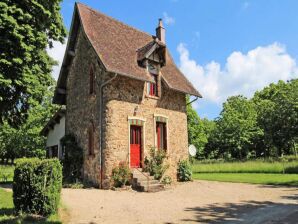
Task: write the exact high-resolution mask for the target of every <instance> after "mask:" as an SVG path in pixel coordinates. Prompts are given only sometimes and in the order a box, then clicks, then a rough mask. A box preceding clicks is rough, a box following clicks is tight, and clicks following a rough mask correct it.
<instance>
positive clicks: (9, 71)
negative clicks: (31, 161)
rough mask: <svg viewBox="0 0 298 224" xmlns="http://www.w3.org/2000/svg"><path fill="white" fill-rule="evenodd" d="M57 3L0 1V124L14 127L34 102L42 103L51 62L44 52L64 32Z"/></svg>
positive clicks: (49, 0)
mask: <svg viewBox="0 0 298 224" xmlns="http://www.w3.org/2000/svg"><path fill="white" fill-rule="evenodd" d="M60 2H61V0H2V1H1V2H0V123H3V122H4V120H6V121H7V122H8V123H9V124H10V125H14V126H18V125H20V123H22V122H23V121H24V120H25V119H26V118H27V111H28V110H29V108H30V106H32V104H34V103H38V102H41V101H42V98H43V95H44V93H45V92H46V91H47V88H48V86H50V85H52V84H53V79H52V77H51V71H52V66H53V64H54V61H53V60H52V59H51V58H50V57H49V55H48V54H47V52H46V47H47V46H49V47H52V42H53V41H60V42H63V41H64V38H65V37H66V29H65V27H64V25H63V21H62V17H61V14H60Z"/></svg>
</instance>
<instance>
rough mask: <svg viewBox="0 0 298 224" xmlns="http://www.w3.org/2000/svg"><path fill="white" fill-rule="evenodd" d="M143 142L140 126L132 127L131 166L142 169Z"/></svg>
mask: <svg viewBox="0 0 298 224" xmlns="http://www.w3.org/2000/svg"><path fill="white" fill-rule="evenodd" d="M141 141H142V131H141V127H140V126H130V166H131V167H141Z"/></svg>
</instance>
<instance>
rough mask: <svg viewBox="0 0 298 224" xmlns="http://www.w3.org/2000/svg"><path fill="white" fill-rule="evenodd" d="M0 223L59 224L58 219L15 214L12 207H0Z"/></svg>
mask: <svg viewBox="0 0 298 224" xmlns="http://www.w3.org/2000/svg"><path fill="white" fill-rule="evenodd" d="M0 223H1V224H4V223H5V224H19V223H22V224H31V223H32V224H33V223H40V224H43V223H44V224H61V222H59V221H49V220H47V218H44V217H40V216H29V215H27V216H16V215H15V213H14V209H12V208H0Z"/></svg>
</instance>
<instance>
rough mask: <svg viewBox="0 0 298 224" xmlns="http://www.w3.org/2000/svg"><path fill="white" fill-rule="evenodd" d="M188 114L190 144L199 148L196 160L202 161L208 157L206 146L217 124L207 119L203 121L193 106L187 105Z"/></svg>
mask: <svg viewBox="0 0 298 224" xmlns="http://www.w3.org/2000/svg"><path fill="white" fill-rule="evenodd" d="M187 102H189V98H187ZM186 112H187V131H188V143H189V144H193V145H194V146H195V147H196V148H197V154H196V158H197V159H202V158H204V157H205V155H206V152H205V145H206V144H207V143H208V138H209V135H210V133H211V132H212V130H213V129H214V128H215V123H214V122H213V121H209V120H208V119H206V118H205V119H201V118H200V117H199V115H198V114H197V112H196V111H195V110H194V109H193V108H192V106H191V104H188V105H187V107H186Z"/></svg>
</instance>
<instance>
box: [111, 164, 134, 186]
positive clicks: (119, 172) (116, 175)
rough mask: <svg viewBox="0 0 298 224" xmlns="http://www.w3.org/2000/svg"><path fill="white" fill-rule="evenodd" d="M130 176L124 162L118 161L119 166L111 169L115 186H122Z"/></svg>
mask: <svg viewBox="0 0 298 224" xmlns="http://www.w3.org/2000/svg"><path fill="white" fill-rule="evenodd" d="M130 176H131V173H130V169H129V167H128V164H127V163H126V162H120V163H119V166H117V167H115V168H113V170H112V179H113V181H114V186H115V187H123V186H124V185H125V184H127V183H128V180H129V178H130Z"/></svg>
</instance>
